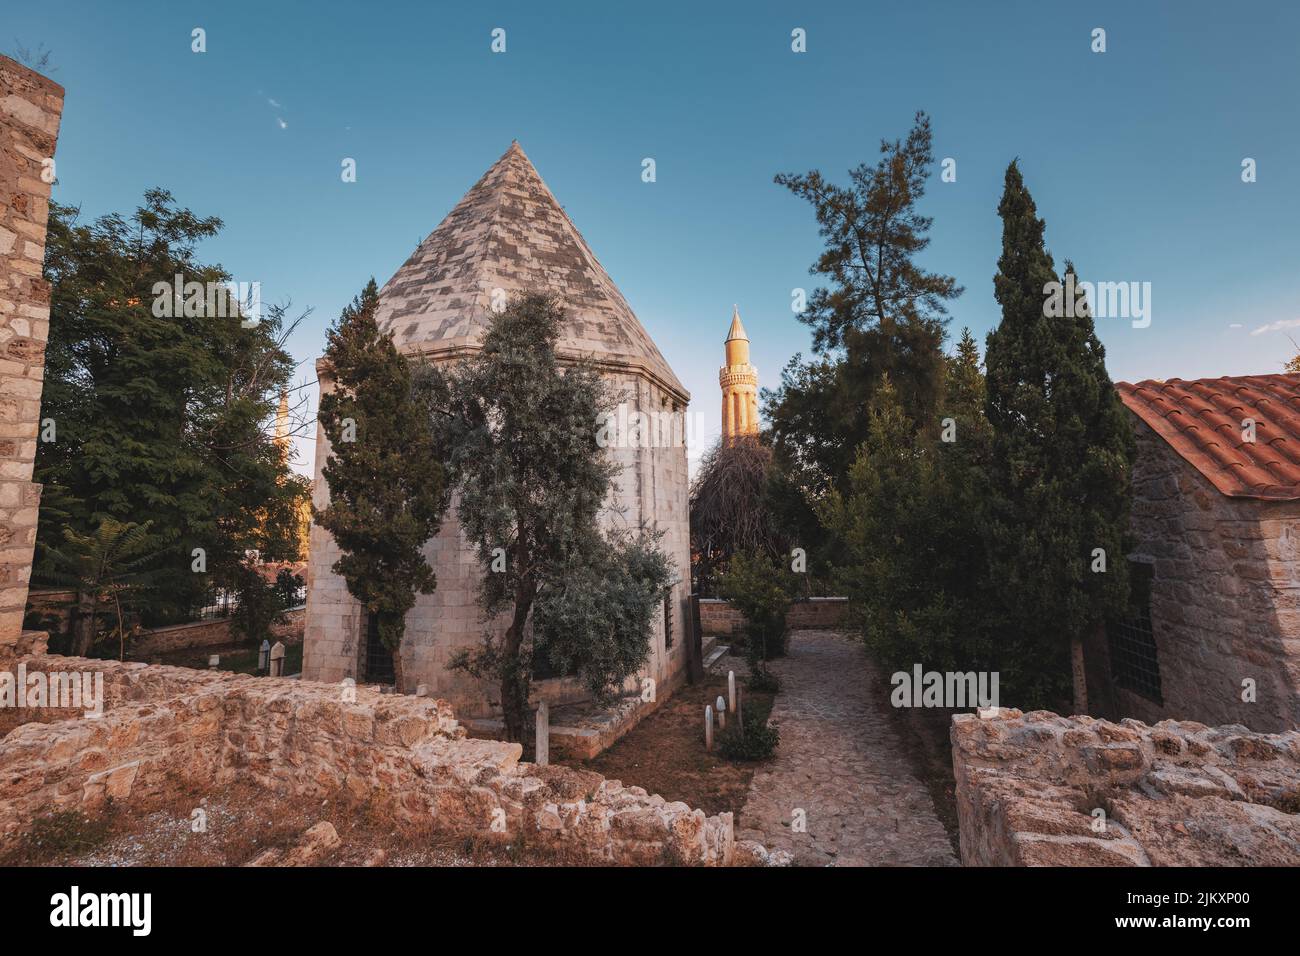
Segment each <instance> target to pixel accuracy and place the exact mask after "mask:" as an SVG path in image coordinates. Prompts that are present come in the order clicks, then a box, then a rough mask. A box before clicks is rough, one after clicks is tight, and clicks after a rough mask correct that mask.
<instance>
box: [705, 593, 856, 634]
mask: <svg viewBox="0 0 1300 956" xmlns="http://www.w3.org/2000/svg"><path fill="white" fill-rule="evenodd" d="M848 610H849V599H848V598H842V597H821V598H810V599H809V600H807V601H795V602H794V603H792V604H791V605H790V610H789V612H788V613H787V616H786V624H787V625H789V627H790V629H791V630H804V629H807V630H817V631H834V630H837V629H839V628H842V627H845V626H847V621H848ZM744 621H745V618H744V615H743V614H741V613H740V612H739V611H738V610H736V609H735V608H734V607H732V606H731V605H730V604H729V603H727V602H726V601H723V600H719V599H718V598H701V599H700V631H701V632H702V633H703V634H704V635H705V636H706V637H723V636H729V635H731V634H739V633H740V632H741V630H742V629H743V627H744Z"/></svg>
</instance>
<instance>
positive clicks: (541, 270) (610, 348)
mask: <svg viewBox="0 0 1300 956" xmlns="http://www.w3.org/2000/svg"><path fill="white" fill-rule="evenodd" d="M524 292H550V293H553V294H554V295H556V296H557V297H558V298H559V300H560V301H561V302H562V303H563V304H564V306H565V307H566V308H567V309H568V313H569V318H568V324H567V327H566V328H565V330H564V332H563V333H562V336H561V341H560V343H559V352H560V354H561V357H562V358H563V357H569V358H578V357H583V358H586V359H589V360H591V361H593V362H594V363H595V364H596V365H597V367H598V368H599V369H600V370H601V372H602V374H603V376H604V378H605V380H606V381H607V383H608V384H609V386H610V387H611V389H612V390H613V391H614V394H615V396H616V399H615V400H616V402H621V403H625V407H624V408H623V409H620V411H621V412H622V411H626V413H627V414H631V413H632V412H639V413H642V414H645V413H654V414H655V415H656V416H658V420H659V421H670V420H671V421H675V422H678V423H681V422H684V419H685V412H686V406H687V403H688V401H689V398H690V396H689V395H688V393H687V391H686V389H685V388H683V387H682V384H681V382H679V381H678V379H677V376H676V375H674V374H673V371H672V369H671V368H669V366H668V363H667V362H666V361H664V357H663V356H662V355H661V354H660V352H659V349H658V348H657V347H656V346H655V343H654V342H653V341H652V340H651V338H650V336H649V335H648V334H647V333H646V331H645V329H644V328H643V327H642V326H641V323H640V322H639V321H638V320H637V317H636V315H635V314H634V313H633V312H632V309H631V308H630V307H629V306H628V304H627V302H626V300H625V299H624V298H623V296H622V294H621V293H620V292H619V291H618V288H617V287H616V286H615V285H614V282H613V280H611V279H610V277H609V276H608V275H607V274H606V272H605V270H604V269H603V268H602V267H601V265H600V263H599V262H598V261H597V259H596V257H595V255H594V254H593V253H592V251H591V249H590V248H589V247H588V245H587V243H586V242H585V241H584V240H583V238H582V236H581V234H580V233H579V232H578V230H577V228H575V227H574V225H573V223H572V222H571V221H570V220H569V217H568V216H567V215H566V214H565V213H564V211H563V209H561V207H560V204H559V203H558V202H557V201H556V199H555V197H554V196H553V195H552V194H551V191H550V189H548V188H547V186H546V184H545V183H544V182H543V181H542V179H541V177H540V176H539V175H538V173H537V170H536V169H534V168H533V164H532V163H531V162H530V161H529V160H528V157H527V156H525V155H524V151H523V150H522V149H521V148H520V147H519V144H518V143H514V144H512V145H511V146H510V148H509V149H508V150H507V151H506V153H505V155H503V156H502V157H501V158H500V159H499V160H497V162H496V163H495V164H494V165H493V166H492V168H491V169H489V170H488V171H487V173H485V174H484V176H483V178H482V179H480V180H479V181H478V183H476V184H475V185H474V187H473V188H472V189H471V190H470V191H469V192H468V193H466V195H465V197H464V198H463V199H462V200H461V201H460V202H459V203H458V204H457V205H456V207H455V208H454V209H453V210H452V211H451V213H450V214H449V215H448V216H447V218H446V219H444V220H443V221H442V223H441V225H439V226H438V228H437V229H435V230H434V232H433V233H432V234H431V235H430V236H429V237H428V238H427V239H425V240H424V242H423V243H421V244H420V246H419V248H418V249H416V251H415V253H414V254H413V255H412V256H411V257H410V259H408V260H407V261H406V263H405V264H404V265H403V266H402V267H401V268H400V269H398V270H397V273H396V274H395V275H394V276H393V277H392V278H391V279H389V280H388V282H387V283H386V284H385V285H384V287H383V289H382V290H381V292H380V307H379V322H380V326H381V328H384V329H387V330H391V331H392V333H393V336H394V341H395V342H396V344H397V346H398V348H399V349H401V350H402V351H403V352H404V353H405V354H407V355H408V356H411V357H417V356H419V357H423V358H426V359H428V360H431V361H435V362H453V361H456V360H458V359H462V358H464V357H465V356H468V355H470V354H471V353H472V352H473V351H474V350H475V349H477V348H478V346H479V343H480V342H481V340H482V336H483V334H484V332H485V331H486V329H487V327H488V324H489V320H490V316H491V313H492V311H493V309H494V308H496V307H499V306H500V304H501V303H502V301H503V300H504V299H505V297H509V296H513V295H516V294H519V293H524ZM317 371H318V373H319V378H320V383H321V389H322V392H325V391H327V390H329V389H330V388H332V387H333V383H332V381H331V378H330V370H329V368H328V367H327V366H326V365H325V363H324V362H323V361H322V362H321V363H318V366H317ZM592 424H593V441H594V440H595V435H596V424H597V423H595V422H593V423H592ZM676 436H677V439H676V441H672V440H669V441H663V440H662V439H663V438H664V436H662V435H661V436H659V437H660V439H661V440H660V441H657V442H653V443H651V442H647V441H646V440H644V439H642V440H638V439H637V438H635V437H633V438H632V439H631V440H630V441H626V442H621V441H620V442H616V447H611V448H607V453H609V454H611V455H612V457H613V459H614V461H615V462H617V463H618V464H620V465H621V466H622V469H621V471H620V473H619V475H618V476H617V477H616V479H615V490H614V493H613V495H612V500H611V501H610V502H609V507H608V508H607V511H606V514H605V516H604V519H603V520H604V521H605V522H606V524H607V526H623V527H631V528H635V527H638V526H643V525H644V526H646V527H648V528H653V529H658V530H660V531H662V532H664V537H663V539H662V541H661V545H660V546H661V547H662V548H663V549H664V550H665V551H666V552H667V553H668V555H669V556H670V557H671V558H672V560H673V562H674V563H675V565H676V570H677V575H678V578H679V583H678V584H676V585H675V586H674V588H673V590H672V594H671V597H670V598H669V599H668V600H667V601H665V603H664V608H663V610H662V611H661V612H660V616H659V619H658V620H657V621H656V622H655V624H654V625H653V630H652V636H651V651H650V657H649V660H648V662H647V665H646V667H645V668H644V671H643V675H642V676H645V677H650V678H653V679H654V680H655V682H656V685H657V686H656V692H657V693H658V694H667V693H670V692H671V691H672V690H673V689H675V687H676V686H677V685H678V684H679V683H680V682H681V681H682V680H684V679H685V674H686V664H687V643H686V640H685V630H684V620H685V613H684V612H685V600H686V598H687V596H688V592H689V587H688V584H687V583H686V582H688V581H689V575H688V571H689V560H690V552H689V547H690V546H689V532H688V526H687V521H688V517H687V515H688V510H687V489H688V474H687V463H686V447H685V441H684V437H683V436H684V428H678V429H676ZM624 437H626V433H624ZM672 437H673V436H671V435H670V436H669V438H670V439H671V438H672ZM647 444H654V445H655V447H645V446H646V445H647ZM329 453H330V449H329V445H328V442H327V441H326V439H325V436H324V434H323V433H322V432H321V431H320V430H319V429H317V435H316V479H317V480H316V482H315V492H314V503H315V505H316V507H317V508H324V507H325V506H326V505H327V504H328V503H329V488H328V486H327V484H326V482H325V481H324V480H323V478H322V475H321V468H322V467H323V465H324V463H325V461H326V458H327V456H328V455H329ZM425 555H426V557H427V558H428V561H429V563H430V565H431V566H432V567H433V569H434V572H435V573H436V574H437V577H438V587H437V590H436V591H435V592H434V593H433V594H429V595H420V596H419V598H418V601H417V603H416V606H415V607H414V608H413V609H412V610H411V611H410V613H409V614H408V615H407V619H406V633H405V635H404V637H403V641H402V648H401V653H402V655H403V657H402V664H403V675H404V679H405V680H406V681H407V683H408V684H409V686H408V687H404V688H402V690H404V691H408V692H409V691H413V690H415V689H416V688H417V686H418V685H420V684H423V685H425V687H426V688H427V691H428V693H429V694H430V695H431V696H435V697H441V698H445V699H446V700H448V701H449V702H451V704H452V705H453V706H454V707H455V708H456V712H457V714H459V715H461V716H466V717H486V716H490V715H492V714H493V713H495V712H497V710H498V709H499V703H500V702H499V692H498V689H497V686H496V683H495V682H491V681H477V680H475V679H473V678H471V677H469V676H467V675H465V674H463V673H460V672H457V671H452V670H449V669H448V662H449V660H450V659H451V657H452V655H453V654H454V653H455V652H456V651H457V650H459V649H460V648H463V647H468V646H473V645H476V644H477V643H479V642H480V641H481V639H482V635H483V633H484V630H485V628H487V627H488V626H489V625H488V624H487V623H485V622H484V621H483V619H482V615H481V612H480V610H479V607H478V605H477V604H476V594H477V582H478V580H479V577H480V575H481V574H482V569H481V566H480V564H479V562H478V560H477V558H476V556H475V554H474V552H473V549H472V548H471V547H470V546H469V544H468V543H467V541H466V540H465V539H464V537H463V536H462V534H461V531H460V527H459V523H458V521H457V518H456V515H455V503H454V502H453V505H452V508H451V509H450V510H449V511H448V513H447V516H446V518H445V519H444V521H443V525H442V530H441V532H440V533H439V534H438V535H437V536H436V537H435V538H434V539H433V540H431V541H430V542H429V543H428V544H427V545H426V547H425ZM338 557H339V550H338V548H337V546H336V545H335V544H334V542H333V540H332V539H331V537H330V536H329V534H327V533H326V532H325V531H324V529H322V528H320V527H319V526H315V525H313V527H312V529H311V557H310V561H309V564H308V575H307V619H306V632H305V644H304V651H303V677H304V678H306V679H308V680H323V681H338V680H341V679H343V678H345V677H353V678H355V679H356V680H357V681H358V682H360V683H366V682H384V681H391V680H392V670H391V660H390V659H387V654H386V652H385V650H384V649H383V648H382V646H380V645H379V642H378V641H377V639H376V638H375V637H374V636H373V631H372V630H371V628H370V622H369V620H368V615H367V614H366V613H364V612H363V610H362V608H361V607H360V605H359V604H358V602H357V601H356V600H355V599H353V598H352V596H351V595H349V594H348V592H347V587H346V585H345V583H344V581H343V579H342V578H341V577H339V576H338V575H336V574H335V573H334V572H333V571H331V570H330V568H331V566H332V565H333V564H334V562H335V561H336V560H338ZM493 626H496V627H498V629H499V630H502V631H503V630H504V626H505V625H504V624H499V625H493ZM627 689H628V690H629V691H630V690H633V689H634V688H633V687H631V686H629V687H628V688H627ZM534 694H535V695H536V696H537V697H538V698H539V699H545V700H547V701H549V702H550V703H552V704H557V703H566V702H572V701H578V700H581V699H583V698H584V697H585V696H586V695H585V692H584V691H583V689H582V688H581V686H580V685H579V684H578V683H577V682H576V681H574V680H571V679H569V678H565V677H551V678H549V679H545V680H540V681H537V682H536V683H535V684H534Z"/></svg>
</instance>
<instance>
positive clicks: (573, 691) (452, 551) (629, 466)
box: [303, 363, 690, 717]
mask: <svg viewBox="0 0 1300 956" xmlns="http://www.w3.org/2000/svg"><path fill="white" fill-rule="evenodd" d="M317 371H318V373H319V374H318V377H319V379H320V381H321V388H322V390H327V389H329V388H331V387H332V383H331V382H330V381H329V377H328V368H327V367H326V366H325V365H324V364H323V363H321V364H318V366H317ZM605 379H606V381H607V383H608V384H609V386H610V388H611V389H612V390H613V391H614V393H615V395H616V396H617V397H618V398H619V400H622V401H626V402H627V404H628V406H629V407H630V409H632V410H641V411H657V412H661V411H664V410H671V408H672V403H673V401H674V400H675V399H674V398H673V396H671V395H670V394H669V393H668V392H666V391H664V390H662V389H660V388H659V386H658V385H656V384H655V383H653V382H651V381H650V380H648V379H647V378H646V377H645V376H642V375H638V374H634V373H631V372H624V371H619V370H617V369H607V370H606V372H605ZM665 403H667V404H666V405H665ZM683 411H684V410H683ZM592 437H593V441H594V439H595V429H594V424H593V433H592ZM329 453H330V447H329V442H328V440H327V439H326V437H325V435H324V432H323V430H322V429H320V428H317V430H316V463H317V479H318V480H317V481H316V483H315V492H314V504H315V505H316V507H317V508H320V509H323V508H325V507H326V506H327V505H328V503H329V487H328V484H327V482H326V481H325V480H324V478H323V476H322V475H321V473H320V469H321V468H322V467H323V465H324V463H325V461H326V460H327V458H328V455H329ZM609 453H610V454H611V457H612V458H613V459H614V461H615V462H617V463H618V464H619V465H621V466H622V468H621V471H620V472H619V474H618V475H617V476H616V477H615V479H614V488H613V491H612V494H611V501H610V503H609V507H608V508H607V510H606V514H605V516H604V519H603V520H604V523H605V525H606V526H607V527H630V528H635V527H637V526H638V525H639V524H641V523H644V524H645V525H646V526H648V527H651V528H657V529H659V530H661V531H663V532H664V537H663V539H662V540H661V542H660V547H661V548H662V549H664V551H665V552H666V553H667V554H668V555H669V556H670V557H671V558H672V560H673V562H674V564H675V566H676V573H677V577H678V578H679V579H680V581H679V583H678V584H677V585H676V586H675V587H674V589H673V597H672V603H671V608H672V613H671V614H670V622H669V624H670V627H669V634H668V639H667V640H666V639H665V632H664V622H663V617H662V610H661V611H660V612H659V614H657V615H656V617H655V620H654V621H653V622H652V623H651V628H650V632H651V640H650V658H649V660H648V662H647V664H646V666H645V668H643V670H642V676H645V677H651V678H653V679H654V680H655V681H656V688H657V689H656V694H657V695H658V694H669V693H671V692H672V691H673V690H675V689H676V688H677V687H678V686H679V685H680V684H681V683H682V682H683V681H684V680H685V677H686V664H687V653H688V650H687V646H686V640H685V617H686V608H685V601H686V598H687V596H688V594H689V590H690V588H689V580H690V531H689V525H688V501H687V489H688V486H689V480H688V474H687V467H688V466H687V460H686V449H685V447H684V446H682V445H678V446H676V447H655V448H611V449H609ZM311 535H312V537H311V551H310V560H309V563H308V569H307V591H308V594H309V595H310V597H309V600H308V605H307V622H306V641H305V645H304V657H303V676H304V677H306V678H307V679H309V680H323V681H338V680H341V679H343V678H344V677H353V678H357V679H360V676H361V675H360V672H359V669H358V668H359V664H360V660H361V652H362V647H361V643H362V642H363V641H364V634H365V620H364V616H363V614H362V610H361V607H360V605H359V603H358V602H357V601H356V600H355V599H354V598H352V596H351V595H349V594H348V592H347V586H346V584H345V583H344V581H343V579H342V578H341V577H339V576H338V575H336V574H334V572H333V571H331V570H330V568H331V567H332V565H333V564H334V563H335V562H336V561H337V560H338V559H339V556H340V551H339V549H338V546H337V545H336V544H335V542H334V540H333V538H332V537H331V536H330V535H329V534H328V533H326V532H325V530H324V529H323V528H321V527H319V526H318V525H313V526H312V529H311ZM424 553H425V558H426V559H427V560H428V561H429V564H430V566H431V567H432V568H433V569H434V573H435V574H436V575H437V579H438V586H437V589H436V590H435V591H434V593H433V594H427V595H419V596H418V597H417V599H416V604H415V607H414V608H412V609H411V611H410V612H409V613H408V614H407V618H406V633H405V635H404V636H403V640H402V653H403V672H404V676H405V678H406V680H407V683H408V684H409V685H410V686H408V687H407V688H406V689H407V690H408V691H409V690H414V689H415V687H416V686H417V685H418V684H424V685H425V686H426V687H427V689H428V692H429V693H430V694H432V695H435V696H439V697H444V698H446V699H447V700H449V701H450V702H451V703H452V705H453V706H454V707H455V708H456V711H457V713H460V714H463V715H464V716H466V717H486V716H490V715H491V714H493V713H495V712H497V711H499V707H500V699H499V696H500V695H499V687H498V685H497V684H496V682H494V681H479V680H476V679H474V678H472V677H469V676H468V675H466V674H463V673H461V672H458V671H452V670H450V669H449V668H448V663H449V661H450V659H451V657H452V655H453V654H455V653H456V651H458V650H460V649H462V648H467V647H473V646H476V645H477V644H479V643H480V642H481V640H482V636H483V632H484V629H485V626H486V625H485V622H484V621H483V619H482V614H481V612H480V610H479V607H478V604H477V603H476V601H477V593H478V592H477V582H478V580H479V578H480V577H481V575H482V573H483V572H482V568H481V566H480V564H479V562H478V560H477V558H476V557H475V556H474V553H473V551H472V550H471V549H470V547H469V545H468V542H467V541H466V540H465V539H464V537H463V536H462V535H461V532H460V525H459V522H458V520H457V518H456V503H455V502H454V501H453V503H452V506H451V507H450V508H449V509H448V512H447V515H446V517H445V518H444V519H443V524H442V530H441V531H440V532H439V533H438V535H437V536H436V537H434V538H433V539H432V540H431V541H430V542H429V543H428V544H427V545H426V546H425V551H424ZM491 626H492V627H493V628H495V629H496V631H497V632H498V633H500V632H503V631H504V630H505V623H504V622H502V621H498V622H495V623H493V624H492V625H491ZM637 683H638V681H637V680H635V679H634V680H631V681H629V684H628V687H627V688H625V689H628V690H631V689H633V687H634V686H635V685H636V684H637ZM533 695H534V699H535V700H547V701H548V702H549V703H551V704H563V703H570V702H575V701H580V700H584V699H586V698H587V696H588V695H587V693H586V691H585V689H584V688H583V687H582V686H581V685H580V684H579V683H578V682H577V681H575V680H571V679H561V678H557V679H550V680H543V681H537V682H536V683H535V684H534V688H533Z"/></svg>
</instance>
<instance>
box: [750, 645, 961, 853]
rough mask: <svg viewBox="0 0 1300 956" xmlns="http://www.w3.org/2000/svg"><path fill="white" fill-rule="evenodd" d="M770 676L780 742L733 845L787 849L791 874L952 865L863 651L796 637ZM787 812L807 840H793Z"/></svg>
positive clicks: (880, 678) (880, 681)
mask: <svg viewBox="0 0 1300 956" xmlns="http://www.w3.org/2000/svg"><path fill="white" fill-rule="evenodd" d="M772 669H773V670H774V671H775V672H776V673H777V674H778V675H779V676H780V678H781V692H780V693H779V694H778V695H777V698H776V705H775V707H774V708H773V710H772V719H773V720H774V721H775V722H776V723H777V724H778V725H779V727H780V730H781V743H780V746H779V747H778V748H777V752H776V757H775V759H774V760H773V761H771V762H770V763H769V764H767V765H766V766H763V767H761V768H760V769H759V770H758V772H757V773H756V774H755V775H754V779H753V781H752V783H751V784H750V788H749V797H748V799H747V801H746V803H745V807H744V809H743V810H742V811H741V814H740V821H739V826H738V828H737V831H736V839H738V840H757V841H759V842H760V843H762V844H763V845H764V846H766V847H767V848H768V849H769V850H776V849H779V850H786V851H788V852H789V853H791V854H792V855H793V857H794V863H795V865H796V866H825V865H832V866H956V865H957V862H958V861H957V858H956V856H955V855H954V853H953V850H952V844H951V843H950V842H949V840H948V835H947V833H946V832H945V831H944V828H943V824H942V823H940V822H939V818H938V816H937V815H936V814H935V810H934V803H933V802H932V800H931V799H930V794H929V793H928V792H927V791H926V789H925V786H924V785H923V784H922V783H921V781H920V780H918V779H917V777H916V775H915V774H914V773H913V772H912V769H911V764H910V763H909V762H908V757H907V754H906V753H905V752H904V750H903V744H902V742H901V741H900V740H899V738H898V735H897V733H896V732H895V730H894V727H893V726H892V724H891V722H890V715H889V712H888V707H889V703H888V701H889V696H888V694H887V693H886V692H885V691H886V690H887V689H888V684H887V680H886V678H885V677H884V675H882V674H880V673H879V671H878V669H877V668H876V667H875V665H873V664H872V662H871V661H870V660H869V659H868V657H867V655H866V653H865V652H864V651H863V649H862V646H861V645H860V644H857V643H854V642H853V641H851V640H850V639H848V638H846V637H842V636H840V635H837V634H833V633H831V632H828V631H796V632H794V633H793V634H792V635H791V636H790V653H789V654H788V655H787V656H786V657H784V658H782V659H781V660H777V661H774V662H773V663H772ZM873 690H874V692H873ZM796 808H798V809H802V810H804V811H805V812H806V821H807V832H806V833H796V832H793V828H792V826H791V822H792V820H793V814H794V810H795V809H796Z"/></svg>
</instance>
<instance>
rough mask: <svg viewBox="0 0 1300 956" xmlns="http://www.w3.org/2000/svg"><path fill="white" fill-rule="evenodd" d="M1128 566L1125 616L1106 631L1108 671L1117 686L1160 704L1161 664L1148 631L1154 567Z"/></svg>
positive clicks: (1113, 622)
mask: <svg viewBox="0 0 1300 956" xmlns="http://www.w3.org/2000/svg"><path fill="white" fill-rule="evenodd" d="M1128 567H1129V581H1130V588H1131V592H1130V597H1129V609H1128V613H1127V614H1126V615H1125V616H1124V617H1123V618H1121V619H1120V620H1118V621H1112V622H1111V623H1110V624H1109V626H1107V628H1106V636H1107V638H1108V640H1109V644H1110V671H1111V675H1112V676H1113V677H1114V678H1115V683H1116V684H1118V685H1119V686H1120V687H1123V688H1124V689H1125V690H1131V691H1133V692H1134V693H1135V694H1141V695H1142V696H1143V697H1145V698H1147V699H1148V700H1152V701H1155V702H1156V703H1157V704H1159V703H1162V702H1163V701H1162V697H1161V694H1160V661H1159V658H1158V656H1157V654H1156V639H1155V633H1154V632H1153V630H1152V628H1151V582H1152V579H1153V577H1154V573H1155V565H1154V564H1150V563H1147V562H1143V561H1130V562H1129V565H1128Z"/></svg>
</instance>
